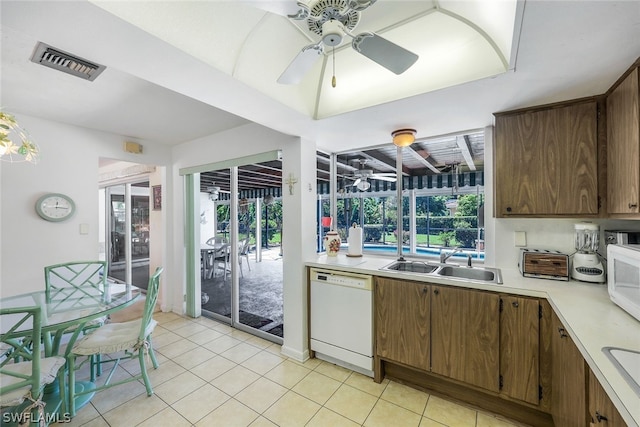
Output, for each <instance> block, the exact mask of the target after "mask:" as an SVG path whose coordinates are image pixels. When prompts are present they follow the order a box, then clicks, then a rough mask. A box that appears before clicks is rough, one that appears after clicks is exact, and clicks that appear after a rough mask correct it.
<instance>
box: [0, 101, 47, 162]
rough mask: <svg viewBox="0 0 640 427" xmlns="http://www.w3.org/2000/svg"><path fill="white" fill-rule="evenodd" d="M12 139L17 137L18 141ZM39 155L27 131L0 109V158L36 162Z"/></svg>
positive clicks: (10, 160) (8, 160) (38, 150)
mask: <svg viewBox="0 0 640 427" xmlns="http://www.w3.org/2000/svg"><path fill="white" fill-rule="evenodd" d="M12 134H13V135H12ZM12 136H13V138H12ZM16 137H17V138H16ZM14 139H18V140H19V141H18V143H15V142H14ZM39 156H40V149H39V148H38V146H37V145H36V143H35V142H33V141H31V139H30V138H29V135H28V134H27V131H25V130H24V129H23V128H22V127H21V126H20V125H19V124H18V122H16V119H15V117H13V116H12V115H11V114H7V113H4V112H2V111H0V160H2V161H6V162H10V163H15V162H30V163H37V162H38V157H39Z"/></svg>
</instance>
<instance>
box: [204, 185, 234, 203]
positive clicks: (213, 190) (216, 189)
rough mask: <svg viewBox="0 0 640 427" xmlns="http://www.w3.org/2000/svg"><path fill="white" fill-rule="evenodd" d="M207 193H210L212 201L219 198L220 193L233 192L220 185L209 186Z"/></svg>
mask: <svg viewBox="0 0 640 427" xmlns="http://www.w3.org/2000/svg"><path fill="white" fill-rule="evenodd" d="M207 193H209V200H211V201H216V200H218V197H219V195H220V193H228V194H231V192H230V191H227V190H221V189H220V187H217V186H213V187H207Z"/></svg>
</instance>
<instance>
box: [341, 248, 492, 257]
mask: <svg viewBox="0 0 640 427" xmlns="http://www.w3.org/2000/svg"><path fill="white" fill-rule="evenodd" d="M344 246H346V245H344ZM364 250H365V251H367V252H384V253H396V252H397V251H398V248H397V247H396V246H391V245H372V244H365V245H364ZM440 251H441V248H424V247H417V248H416V254H417V255H425V256H434V257H437V256H440ZM444 251H445V252H447V253H449V252H451V251H452V249H444ZM402 253H403V254H409V253H410V252H409V247H407V246H404V247H403V248H402ZM467 255H471V256H472V257H473V258H475V259H484V252H476V251H471V250H463V251H462V252H458V253H457V254H454V255H453V258H466V257H467Z"/></svg>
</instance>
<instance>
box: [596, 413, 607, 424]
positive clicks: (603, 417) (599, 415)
mask: <svg viewBox="0 0 640 427" xmlns="http://www.w3.org/2000/svg"><path fill="white" fill-rule="evenodd" d="M596 420H598V422H599V423H601V422H603V421H608V420H607V417H605V416H604V415H601V414H600V412H598V411H596Z"/></svg>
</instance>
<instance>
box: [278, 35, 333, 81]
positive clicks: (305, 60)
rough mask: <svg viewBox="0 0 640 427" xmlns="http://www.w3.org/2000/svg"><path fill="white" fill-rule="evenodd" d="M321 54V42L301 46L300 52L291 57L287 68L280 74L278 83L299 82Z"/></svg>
mask: <svg viewBox="0 0 640 427" xmlns="http://www.w3.org/2000/svg"><path fill="white" fill-rule="evenodd" d="M321 55H322V42H319V43H316V44H310V45H309V46H305V47H303V48H302V50H301V51H300V53H298V55H296V57H295V58H293V61H291V63H290V64H289V66H288V67H287V69H286V70H284V72H283V73H282V74H281V75H280V77H279V78H278V83H280V84H284V85H294V84H298V83H300V80H302V77H304V75H305V74H307V72H308V71H309V70H310V69H311V67H312V66H313V64H314V63H315V62H316V61H317V60H318V58H320V56H321Z"/></svg>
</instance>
